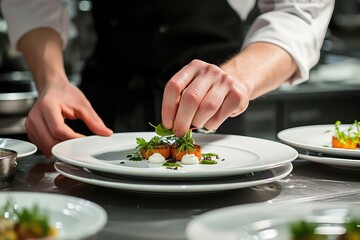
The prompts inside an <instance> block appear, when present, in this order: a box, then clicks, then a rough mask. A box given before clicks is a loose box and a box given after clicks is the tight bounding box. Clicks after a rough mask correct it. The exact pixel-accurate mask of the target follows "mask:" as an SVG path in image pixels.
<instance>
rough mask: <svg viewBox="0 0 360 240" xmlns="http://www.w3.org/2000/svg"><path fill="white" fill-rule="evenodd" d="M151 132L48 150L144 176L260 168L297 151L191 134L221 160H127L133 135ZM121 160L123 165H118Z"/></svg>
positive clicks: (292, 157)
mask: <svg viewBox="0 0 360 240" xmlns="http://www.w3.org/2000/svg"><path fill="white" fill-rule="evenodd" d="M153 136H154V133H153V132H135V133H117V134H113V135H112V136H111V137H100V136H90V137H85V138H78V139H72V140H69V141H65V142H62V143H59V144H57V145H55V146H54V147H53V149H52V153H53V155H54V156H55V157H57V158H58V159H60V160H62V161H64V162H67V163H70V164H73V165H77V166H80V167H86V168H89V169H93V170H98V171H103V172H109V173H114V174H121V175H128V176H129V175H130V176H136V177H146V178H172V179H183V178H193V179H195V178H210V177H212V178H213V177H223V176H230V175H238V174H242V173H248V172H255V171H262V170H265V169H269V168H272V167H276V166H280V165H282V164H285V163H289V162H291V161H293V160H295V159H296V157H297V155H298V153H297V151H296V150H295V149H293V148H292V147H289V146H287V145H285V144H282V143H278V142H274V141H269V140H264V139H258V138H251V137H243V136H235V135H220V134H199V133H198V134H196V133H195V134H194V135H193V136H194V139H195V141H196V143H197V144H199V145H201V146H202V147H203V153H209V152H211V153H217V154H218V155H219V156H220V158H221V159H224V161H221V160H220V161H219V163H218V164H215V165H203V164H197V165H184V166H183V167H182V168H179V169H178V170H177V171H174V170H170V169H167V168H165V167H163V166H162V165H161V164H149V163H148V161H147V160H143V161H140V162H138V161H130V160H128V157H127V155H129V154H131V153H134V149H135V147H136V138H138V137H142V138H144V139H146V140H149V139H151V138H152V137H153ZM120 162H122V163H123V164H120Z"/></svg>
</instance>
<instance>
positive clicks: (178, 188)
mask: <svg viewBox="0 0 360 240" xmlns="http://www.w3.org/2000/svg"><path fill="white" fill-rule="evenodd" d="M54 167H55V169H56V171H57V172H59V173H60V174H62V175H64V176H65V177H68V178H70V179H73V180H77V181H79V182H85V183H88V184H93V185H97V186H101V187H107V188H115V189H122V190H130V191H137V192H148V193H156V192H157V193H181V194H184V193H202V192H203V193H205V192H218V191H225V190H234V189H240V188H246V187H253V186H257V185H261V184H266V183H270V182H274V181H277V180H280V179H282V178H285V177H286V176H288V175H289V174H290V173H291V172H292V170H293V165H292V163H285V164H283V165H281V166H278V167H276V168H273V169H269V170H268V171H278V173H277V174H276V175H275V174H274V176H272V177H271V178H266V179H260V180H256V181H247V182H238V183H230V184H226V183H218V184H209V185H205V187H204V185H197V184H193V185H188V186H187V185H184V184H182V183H181V182H174V183H176V185H175V184H174V185H173V186H171V185H169V184H167V185H156V187H154V186H151V184H141V183H140V184H138V183H136V184H134V183H116V182H114V181H111V178H108V179H109V181H104V180H96V175H95V176H92V177H91V178H87V176H88V177H90V175H91V173H87V172H86V171H84V170H82V167H78V166H74V165H71V164H69V163H66V162H62V161H59V160H57V161H56V162H55V163H54ZM61 167H63V168H64V167H65V168H71V167H72V168H74V169H75V170H78V171H81V173H82V174H85V176H84V175H83V176H76V175H74V174H71V173H69V171H68V172H66V171H64V170H63V169H60V168H61ZM93 175H94V174H93ZM105 178H107V177H105ZM116 180H118V179H116ZM128 180H130V181H131V178H128ZM119 181H120V180H119ZM143 181H144V183H146V180H143ZM204 181H206V180H204ZM204 181H203V182H204ZM159 182H161V181H160V180H159ZM116 185H117V186H116ZM239 185H240V187H239ZM174 186H175V187H174ZM209 187H210V188H211V187H212V189H209ZM224 187H225V188H224ZM205 188H206V189H205Z"/></svg>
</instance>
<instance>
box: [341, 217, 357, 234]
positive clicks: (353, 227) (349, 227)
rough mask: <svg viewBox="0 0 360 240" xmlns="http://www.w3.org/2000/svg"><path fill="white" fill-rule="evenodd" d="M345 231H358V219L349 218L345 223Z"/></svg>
mask: <svg viewBox="0 0 360 240" xmlns="http://www.w3.org/2000/svg"><path fill="white" fill-rule="evenodd" d="M345 229H346V232H357V233H360V220H359V219H351V220H350V221H349V222H347V223H345Z"/></svg>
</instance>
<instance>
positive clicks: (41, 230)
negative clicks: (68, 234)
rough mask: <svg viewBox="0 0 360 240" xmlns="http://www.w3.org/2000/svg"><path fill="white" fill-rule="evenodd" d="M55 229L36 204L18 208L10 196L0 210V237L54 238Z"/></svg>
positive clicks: (21, 239)
mask: <svg viewBox="0 0 360 240" xmlns="http://www.w3.org/2000/svg"><path fill="white" fill-rule="evenodd" d="M56 236H57V230H56V228H55V227H54V226H51V225H50V223H49V220H48V214H47V212H46V211H45V210H44V209H41V208H40V207H39V206H38V205H33V207H31V208H25V207H24V208H20V209H19V208H18V207H17V205H16V204H15V203H14V202H13V201H12V199H11V198H9V199H8V200H7V202H6V203H5V205H4V206H2V207H1V212H0V239H1V240H18V239H19V240H25V239H40V238H42V239H44V238H46V239H55V238H56Z"/></svg>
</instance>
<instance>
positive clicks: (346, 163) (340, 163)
mask: <svg viewBox="0 0 360 240" xmlns="http://www.w3.org/2000/svg"><path fill="white" fill-rule="evenodd" d="M299 158H300V159H304V160H308V161H312V162H317V163H322V164H327V165H332V166H336V167H340V168H344V169H348V170H354V171H360V159H359V160H356V159H346V158H336V157H328V156H313V155H307V154H300V153H299Z"/></svg>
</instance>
